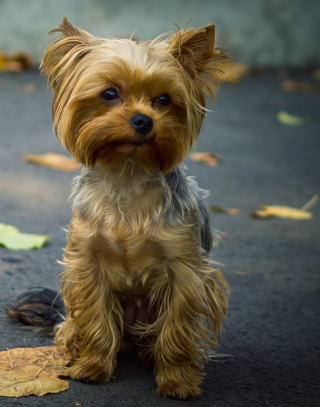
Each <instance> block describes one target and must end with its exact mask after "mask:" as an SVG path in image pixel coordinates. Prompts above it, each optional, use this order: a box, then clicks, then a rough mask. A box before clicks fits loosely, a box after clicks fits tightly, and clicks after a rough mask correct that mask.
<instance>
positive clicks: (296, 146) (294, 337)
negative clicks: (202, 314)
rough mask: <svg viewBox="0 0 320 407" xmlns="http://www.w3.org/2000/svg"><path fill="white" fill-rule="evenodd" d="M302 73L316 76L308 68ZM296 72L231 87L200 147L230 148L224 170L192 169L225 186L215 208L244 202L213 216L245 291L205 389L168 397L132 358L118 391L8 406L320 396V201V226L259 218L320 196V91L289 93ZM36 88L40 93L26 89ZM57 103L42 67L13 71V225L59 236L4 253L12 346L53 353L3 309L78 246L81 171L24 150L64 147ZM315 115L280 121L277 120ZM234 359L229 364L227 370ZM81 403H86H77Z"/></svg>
mask: <svg viewBox="0 0 320 407" xmlns="http://www.w3.org/2000/svg"><path fill="white" fill-rule="evenodd" d="M290 77H291V78H296V79H300V80H301V79H303V80H309V78H310V75H309V73H308V72H298V73H293V74H292V75H291V76H290ZM282 79H283V76H281V75H279V73H277V72H264V73H262V74H261V75H260V76H257V77H247V78H245V79H244V80H243V82H242V83H241V84H239V85H237V86H225V85H224V86H222V87H221V88H220V90H219V92H218V94H217V99H216V103H215V105H214V107H213V108H212V110H213V112H212V113H211V114H210V115H209V116H208V117H207V119H206V121H205V125H204V130H203V135H202V137H201V138H200V140H199V142H198V146H197V151H201V152H202V151H205V152H214V153H218V154H221V155H222V157H223V162H222V163H221V164H220V165H219V166H217V167H215V168H214V167H210V166H208V165H206V164H202V163H197V162H194V161H191V160H190V159H187V160H186V164H187V166H188V168H189V171H188V173H189V174H192V175H195V176H196V177H197V179H198V181H199V183H200V184H201V186H202V187H203V188H205V189H208V190H210V191H211V196H210V197H209V198H208V204H214V205H219V206H223V207H228V208H239V209H241V213H240V214H238V215H225V214H219V213H213V212H212V213H211V220H212V226H213V228H214V229H216V230H218V231H220V232H222V233H223V236H224V237H223V238H222V239H221V242H220V243H219V245H218V246H217V247H215V248H214V250H213V252H212V255H213V258H214V259H215V260H217V261H219V262H221V263H223V264H224V267H223V269H222V271H223V273H224V275H225V277H226V279H227V281H228V283H229V284H230V286H231V289H232V293H231V295H230V306H229V312H228V318H227V319H226V321H225V324H224V326H225V332H224V333H223V335H222V338H221V341H220V343H221V347H220V349H219V352H220V353H222V354H230V355H232V356H230V357H228V358H224V359H223V361H222V359H216V360H217V361H211V362H209V363H208V364H207V365H206V367H205V373H206V377H205V380H204V383H203V385H202V390H203V392H202V394H201V396H199V397H198V398H196V399H190V400H187V401H179V400H171V399H164V398H160V397H158V396H157V394H156V384H155V381H154V377H153V372H152V369H147V368H146V367H144V366H143V365H141V364H140V363H139V361H138V360H137V358H136V357H135V356H134V355H126V356H121V357H119V362H118V367H117V370H116V372H115V373H114V376H115V379H113V380H112V381H111V382H110V383H107V384H99V385H94V384H84V383H79V382H75V381H71V380H70V388H69V390H67V391H65V392H62V393H59V394H55V395H46V396H43V397H36V396H30V397H22V398H0V406H1V407H2V406H33V407H36V406H55V407H57V406H75V405H81V406H110V407H113V406H114V407H116V406H129V407H131V406H160V407H161V406H210V407H213V406H217V407H224V406H228V407H230V406H234V407H238V406H245V407H246V406H281V407H282V406H303V407H309V406H310V407H316V406H318V405H319V399H320V367H319V362H320V358H319V356H320V345H319V337H320V332H319V313H320V299H319V293H320V289H319V288H320V284H319V274H320V270H319V263H320V262H319V260H320V250H319V249H320V247H319V243H320V233H319V230H320V203H318V204H316V205H315V206H314V208H312V210H311V211H312V212H313V213H314V217H313V219H311V220H289V219H278V218H273V219H268V220H261V219H254V218H252V217H251V215H250V211H251V210H257V209H258V208H259V206H260V205H262V204H267V205H268V204H269V205H276V204H277V205H289V206H293V207H297V208H300V207H302V206H303V205H304V204H305V203H306V202H307V201H308V200H309V199H310V198H311V197H312V196H313V195H314V194H317V193H319V192H320V189H319V187H320V185H319V184H320V157H319V147H320V114H319V112H320V97H319V96H317V95H308V94H295V93H287V92H285V91H283V90H282V89H281V86H280V84H281V81H282ZM27 84H35V86H36V89H35V92H34V93H26V92H25V85H27ZM51 101H52V96H51V94H50V92H49V91H47V89H46V83H45V79H44V78H41V77H39V74H38V72H36V71H30V72H26V73H22V74H15V75H10V74H2V75H0V222H5V223H7V224H11V225H14V226H16V227H18V228H19V229H20V230H21V231H23V232H29V233H38V234H44V235H49V236H50V238H51V240H50V242H49V243H48V244H47V245H46V246H45V247H44V248H42V249H40V250H33V251H24V252H22V251H20V252H13V251H9V250H7V249H5V248H0V350H1V351H5V350H6V349H7V348H10V349H13V348H17V347H37V346H49V345H51V344H52V338H50V337H46V336H43V335H41V334H37V333H35V332H30V331H26V330H21V329H20V327H19V325H17V324H12V323H10V322H8V321H7V320H6V319H5V317H4V315H3V309H4V307H5V304H6V303H7V302H8V301H12V300H14V298H15V297H16V296H17V295H18V294H20V293H22V292H23V291H25V290H26V289H27V288H29V287H34V286H45V287H48V288H57V289H58V288H59V279H58V278H57V277H56V276H57V275H58V274H59V273H60V272H61V271H62V270H61V268H60V266H59V265H58V264H56V263H55V261H56V260H57V259H61V257H62V248H63V247H64V246H65V245H66V235H65V232H64V230H63V229H64V228H66V227H67V225H68V223H69V221H70V217H71V210H70V203H68V202H67V198H68V196H69V192H70V184H71V181H72V178H73V177H74V175H75V174H74V173H67V172H58V171H53V170H50V169H47V168H39V167H36V166H33V165H30V164H26V163H24V161H23V159H22V156H23V154H24V153H29V154H30V153H31V154H43V153H46V152H48V151H52V152H56V153H64V150H63V148H62V147H61V146H60V145H59V143H58V141H57V140H56V138H55V136H54V135H53V131H52V124H51ZM279 110H285V111H287V112H289V113H291V114H295V115H299V116H305V117H307V118H308V120H307V122H306V123H305V125H304V126H301V127H290V126H286V125H283V124H281V123H279V122H278V121H277V119H276V115H277V112H278V111H279ZM219 361H220V362H219ZM76 403H78V404H76Z"/></svg>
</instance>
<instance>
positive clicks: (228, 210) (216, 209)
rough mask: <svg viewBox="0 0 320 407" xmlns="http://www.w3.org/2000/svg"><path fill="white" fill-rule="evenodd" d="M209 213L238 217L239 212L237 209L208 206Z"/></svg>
mask: <svg viewBox="0 0 320 407" xmlns="http://www.w3.org/2000/svg"><path fill="white" fill-rule="evenodd" d="M209 209H210V211H212V212H218V213H226V214H228V215H238V214H239V213H240V212H241V210H240V209H237V208H223V207H222V206H217V205H210V206H209Z"/></svg>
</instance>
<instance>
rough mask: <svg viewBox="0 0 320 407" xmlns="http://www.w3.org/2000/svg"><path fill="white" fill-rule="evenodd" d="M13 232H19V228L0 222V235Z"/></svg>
mask: <svg viewBox="0 0 320 407" xmlns="http://www.w3.org/2000/svg"><path fill="white" fill-rule="evenodd" d="M13 233H20V230H19V229H18V228H16V227H14V226H11V225H6V224H5V223H0V236H1V235H8V234H10V235H11V234H13Z"/></svg>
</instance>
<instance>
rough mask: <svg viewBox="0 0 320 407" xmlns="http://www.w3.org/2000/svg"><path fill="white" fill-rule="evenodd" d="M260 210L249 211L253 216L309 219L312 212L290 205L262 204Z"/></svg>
mask: <svg viewBox="0 0 320 407" xmlns="http://www.w3.org/2000/svg"><path fill="white" fill-rule="evenodd" d="M260 208H261V210H260V211H256V212H251V215H252V216H253V217H255V218H271V217H278V218H287V219H296V220H299V219H311V218H312V216H313V214H312V213H311V212H307V211H305V210H302V209H297V208H292V207H290V206H278V205H270V206H268V205H262V206H261V207H260Z"/></svg>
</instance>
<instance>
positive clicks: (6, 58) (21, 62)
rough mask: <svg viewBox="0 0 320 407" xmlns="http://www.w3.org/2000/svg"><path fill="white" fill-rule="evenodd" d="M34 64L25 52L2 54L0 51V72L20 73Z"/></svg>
mask: <svg viewBox="0 0 320 407" xmlns="http://www.w3.org/2000/svg"><path fill="white" fill-rule="evenodd" d="M33 63H34V60H33V57H32V55H30V54H29V53H28V52H25V51H15V52H11V53H9V54H2V52H1V50H0V71H11V72H12V71H13V72H20V71H22V70H24V69H27V68H30V67H31V66H32V65H33Z"/></svg>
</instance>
